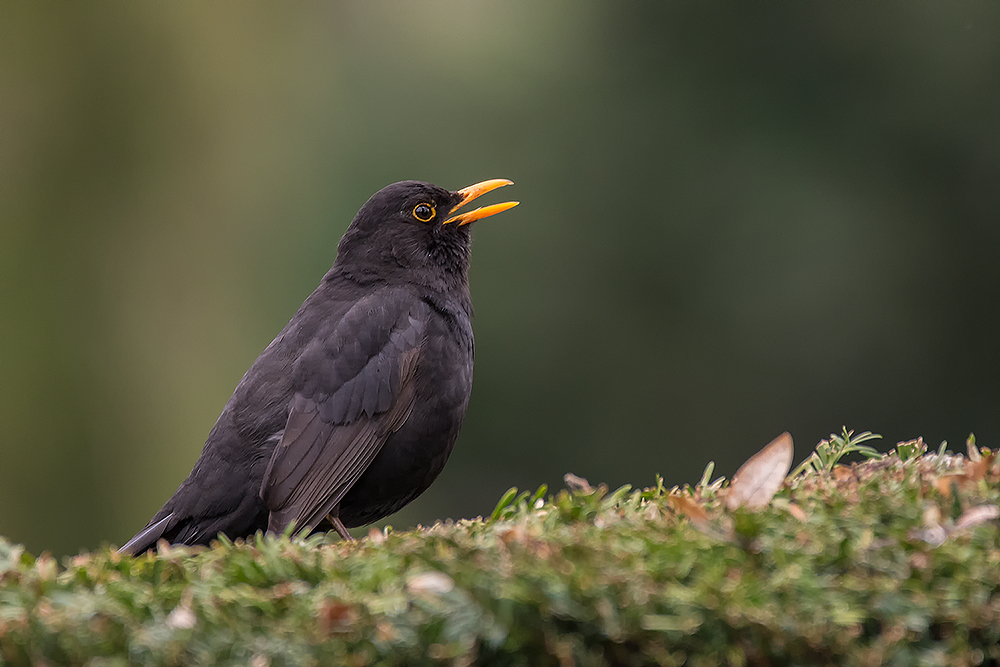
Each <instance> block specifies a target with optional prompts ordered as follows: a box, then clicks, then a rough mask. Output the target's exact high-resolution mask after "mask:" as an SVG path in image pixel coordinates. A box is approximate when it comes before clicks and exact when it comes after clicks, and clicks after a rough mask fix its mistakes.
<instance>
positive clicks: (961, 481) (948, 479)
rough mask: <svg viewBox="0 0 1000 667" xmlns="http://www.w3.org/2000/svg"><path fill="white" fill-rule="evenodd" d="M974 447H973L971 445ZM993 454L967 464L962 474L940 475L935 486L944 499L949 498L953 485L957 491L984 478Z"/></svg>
mask: <svg viewBox="0 0 1000 667" xmlns="http://www.w3.org/2000/svg"><path fill="white" fill-rule="evenodd" d="M973 446H975V445H973ZM994 456H995V454H994V453H993V452H989V453H987V454H986V456H980V458H979V460H978V461H976V462H974V463H969V465H968V466H967V467H966V468H965V471H964V472H961V473H958V474H955V475H942V476H941V477H938V479H937V481H936V482H935V485H936V486H937V490H938V491H940V492H941V495H943V496H944V497H945V498H949V497H951V486H952V484H954V485H955V486H956V487H958V488H959V489H961V488H964V487H967V486H970V485H972V484H975V483H977V482H980V481H982V480H983V479H985V478H986V473H987V472H989V469H990V466H991V465H992V464H993V457H994Z"/></svg>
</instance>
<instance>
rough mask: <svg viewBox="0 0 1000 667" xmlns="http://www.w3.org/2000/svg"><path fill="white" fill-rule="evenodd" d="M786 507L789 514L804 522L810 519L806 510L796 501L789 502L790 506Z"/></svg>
mask: <svg viewBox="0 0 1000 667" xmlns="http://www.w3.org/2000/svg"><path fill="white" fill-rule="evenodd" d="M785 509H786V510H788V513H789V514H791V515H792V516H793V517H795V518H796V519H798V520H799V521H801V522H803V523H805V522H806V521H808V520H809V516H808V515H807V514H806V511H805V510H804V509H802V508H801V507H799V506H798V505H796V504H795V503H788V507H786V508H785Z"/></svg>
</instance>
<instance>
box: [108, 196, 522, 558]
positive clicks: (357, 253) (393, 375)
mask: <svg viewBox="0 0 1000 667" xmlns="http://www.w3.org/2000/svg"><path fill="white" fill-rule="evenodd" d="M504 185H511V182H510V181H507V180H502V179H494V180H489V181H483V182H482V183H477V184H476V185H471V186H469V187H467V188H463V189H462V190H458V191H457V192H449V191H448V190H445V189H443V188H439V187H437V186H435V185H431V184H430V183H422V182H419V181H403V182H401V183H395V184H393V185H390V186H387V187H385V188H383V189H382V190H380V191H378V192H377V193H375V194H374V195H373V196H372V198H371V199H369V200H368V202H367V203H366V204H365V205H364V206H362V207H361V210H360V211H358V214H357V215H356V216H355V217H354V220H353V221H352V222H351V224H350V226H349V227H348V228H347V232H345V234H344V237H343V238H342V239H341V241H340V245H339V247H338V250H337V258H336V261H334V263H333V267H332V268H331V269H330V271H329V272H328V273H327V274H326V276H324V278H323V281H322V283H320V286H319V287H317V288H316V291H314V292H313V293H312V294H311V295H310V296H309V298H307V299H306V300H305V302H304V303H303V304H302V307H301V308H299V311H298V312H297V313H296V314H295V316H294V317H293V318H292V319H291V321H290V322H289V323H288V325H287V326H286V327H285V328H284V329H283V330H282V331H281V333H279V334H278V337H277V338H275V339H274V340H273V341H271V344H270V345H268V346H267V349H265V350H264V352H263V353H261V355H260V356H259V357H258V358H257V361H255V362H254V363H253V365H252V366H251V367H250V370H248V371H247V372H246V374H245V375H244V376H243V379H242V380H240V383H239V385H237V387H236V391H234V392H233V395H232V397H231V398H230V399H229V402H228V403H226V407H225V408H223V410H222V414H221V415H220V416H219V419H218V421H217V422H216V423H215V426H214V427H213V428H212V431H211V432H210V433H209V435H208V440H207V442H206V443H205V447H204V449H203V450H202V452H201V456H200V457H199V458H198V461H197V463H195V465H194V469H193V470H192V471H191V474H190V475H188V478H187V479H186V480H184V483H182V484H181V485H180V487H179V488H178V489H177V491H176V492H175V493H174V495H173V497H171V498H170V500H168V501H167V502H166V504H165V505H164V506H163V507H162V508H161V509H160V511H159V512H157V513H156V515H155V516H153V518H152V519H151V520H150V522H149V523H148V524H147V525H146V527H145V528H143V529H142V530H141V531H139V533H138V534H137V535H136V536H135V537H133V538H132V539H131V540H129V541H128V543H127V544H125V546H123V547H122V548H121V551H122V552H123V553H131V554H140V553H143V552H145V551H146V550H148V549H150V548H152V547H153V546H155V544H156V543H157V541H158V540H161V539H163V540H166V541H168V542H170V543H173V544H207V543H208V542H210V541H211V540H212V539H214V538H215V537H216V536H217V535H218V534H219V533H223V534H225V535H226V536H228V537H229V538H237V537H245V536H248V535H252V534H254V533H255V532H256V531H258V530H265V529H266V530H271V531H274V532H281V531H283V530H285V528H286V527H287V526H288V525H289V524H290V523H291V522H292V521H294V522H295V526H296V527H297V528H296V530H298V529H299V528H305V527H309V528H310V529H314V528H323V527H326V526H327V525H332V527H333V528H334V529H336V530H337V532H338V533H340V535H341V536H342V537H344V538H345V539H350V535H349V533H348V532H347V528H349V527H354V526H363V525H365V524H369V523H372V522H374V521H378V520H379V519H381V518H383V517H386V516H388V515H390V514H392V513H393V512H396V511H397V510H399V509H400V508H402V507H403V506H404V505H406V504H407V503H409V502H410V501H411V500H413V499H414V498H416V497H417V496H418V495H420V494H421V493H423V491H424V490H425V489H427V487H428V486H430V484H431V482H433V481H434V479H435V478H436V477H437V476H438V473H440V472H441V469H442V468H443V467H444V464H445V461H447V459H448V455H449V454H450V453H451V450H452V447H453V446H454V444H455V439H456V438H457V437H458V431H459V428H460V427H461V425H462V419H463V418H464V416H465V409H466V407H467V406H468V403H469V394H470V392H471V390H472V361H473V339H472V321H471V319H472V298H471V296H470V295H469V282H468V268H469V253H470V241H471V237H470V227H469V223H471V222H474V221H476V220H480V219H482V218H485V217H487V216H490V215H493V214H495V213H500V212H501V211H505V210H507V209H509V208H512V207H514V206H517V202H506V203H503V204H494V205H492V206H484V207H482V208H478V209H475V210H473V211H469V212H467V213H461V214H456V213H455V212H456V210H457V209H458V208H460V207H461V206H463V205H465V204H467V203H468V202H470V201H472V200H473V199H475V198H476V197H479V196H480V195H483V194H485V193H487V192H490V191H491V190H495V189H496V188H499V187H502V186H504Z"/></svg>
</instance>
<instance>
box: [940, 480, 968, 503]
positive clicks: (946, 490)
mask: <svg viewBox="0 0 1000 667" xmlns="http://www.w3.org/2000/svg"><path fill="white" fill-rule="evenodd" d="M968 483H969V480H967V479H966V478H965V475H943V476H941V477H938V478H937V482H935V484H936V486H937V490H938V491H939V492H940V493H941V495H942V496H944V497H945V498H950V497H951V486H952V484H954V485H955V486H956V487H958V488H962V485H963V484H968Z"/></svg>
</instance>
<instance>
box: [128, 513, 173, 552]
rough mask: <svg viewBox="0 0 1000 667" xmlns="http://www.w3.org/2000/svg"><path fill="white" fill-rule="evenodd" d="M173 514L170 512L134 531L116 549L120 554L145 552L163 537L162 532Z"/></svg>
mask: <svg viewBox="0 0 1000 667" xmlns="http://www.w3.org/2000/svg"><path fill="white" fill-rule="evenodd" d="M173 516H174V514H173V512H171V513H170V514H168V515H167V516H165V517H163V518H162V519H160V520H159V521H156V522H155V523H150V524H149V525H148V526H146V527H145V528H143V529H142V530H140V531H139V532H138V533H136V535H135V537H133V538H132V539H131V540H129V541H128V542H126V543H125V546H123V547H122V548H121V549H119V550H118V553H120V554H131V555H132V556H138V555H139V554H142V553H145V552H147V551H149V550H150V549H152V548H153V547H154V546H156V543H157V541H158V540H159V539H160V538H161V537H163V533H164V532H165V531H166V530H167V527H168V526H169V525H170V519H171V517H173Z"/></svg>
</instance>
